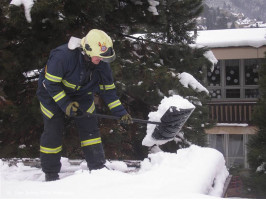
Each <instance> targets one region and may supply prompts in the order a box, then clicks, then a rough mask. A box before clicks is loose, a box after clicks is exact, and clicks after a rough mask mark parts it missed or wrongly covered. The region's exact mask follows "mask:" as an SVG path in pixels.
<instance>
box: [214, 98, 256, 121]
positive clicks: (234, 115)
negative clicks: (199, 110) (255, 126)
mask: <svg viewBox="0 0 266 200" xmlns="http://www.w3.org/2000/svg"><path fill="white" fill-rule="evenodd" d="M255 105H256V102H210V103H209V117H210V119H211V120H215V121H216V122H217V123H250V122H251V120H252V113H253V110H254V106H255Z"/></svg>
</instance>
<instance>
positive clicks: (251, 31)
mask: <svg viewBox="0 0 266 200" xmlns="http://www.w3.org/2000/svg"><path fill="white" fill-rule="evenodd" d="M195 42H196V44H197V45H203V46H206V47H209V48H214V47H240V46H251V47H255V48H258V47H261V46H264V45H266V28H243V29H222V30H207V31H198V33H197V38H196V39H195Z"/></svg>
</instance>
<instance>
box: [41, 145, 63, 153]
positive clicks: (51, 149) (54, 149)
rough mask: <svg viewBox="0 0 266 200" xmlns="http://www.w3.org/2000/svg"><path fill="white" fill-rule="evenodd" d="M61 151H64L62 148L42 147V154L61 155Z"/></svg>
mask: <svg viewBox="0 0 266 200" xmlns="http://www.w3.org/2000/svg"><path fill="white" fill-rule="evenodd" d="M60 151H62V146H60V147H56V148H47V147H43V146H40V152H42V153H59V152H60Z"/></svg>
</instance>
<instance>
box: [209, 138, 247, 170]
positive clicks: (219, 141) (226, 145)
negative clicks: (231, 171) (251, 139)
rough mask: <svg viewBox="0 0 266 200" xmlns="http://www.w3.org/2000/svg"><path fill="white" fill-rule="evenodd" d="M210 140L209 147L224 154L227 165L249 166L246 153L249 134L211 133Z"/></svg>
mask: <svg viewBox="0 0 266 200" xmlns="http://www.w3.org/2000/svg"><path fill="white" fill-rule="evenodd" d="M208 141H209V142H208V143H209V147H211V148H214V149H216V150H218V151H220V152H221V153H222V154H223V155H224V157H225V161H226V165H227V167H245V168H247V167H248V163H247V153H246V152H247V151H246V143H247V141H248V135H242V134H239V135H233V134H210V135H208Z"/></svg>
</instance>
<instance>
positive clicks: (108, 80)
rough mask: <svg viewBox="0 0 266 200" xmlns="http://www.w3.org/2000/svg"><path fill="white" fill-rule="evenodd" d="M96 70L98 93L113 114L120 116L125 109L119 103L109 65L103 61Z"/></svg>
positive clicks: (123, 113)
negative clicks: (97, 74)
mask: <svg viewBox="0 0 266 200" xmlns="http://www.w3.org/2000/svg"><path fill="white" fill-rule="evenodd" d="M98 72H99V76H100V78H99V79H100V81H99V83H100V85H99V94H100V96H101V97H102V99H103V100H104V102H105V104H106V105H107V106H108V108H109V109H110V111H111V112H112V114H113V115H115V116H119V117H121V116H123V115H125V114H127V111H126V110H125V108H124V106H123V105H122V104H121V102H120V100H119V98H118V96H117V94H116V88H115V84H114V81H113V77H112V71H111V68H110V65H109V64H107V63H104V64H103V65H102V66H99V71H98Z"/></svg>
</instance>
